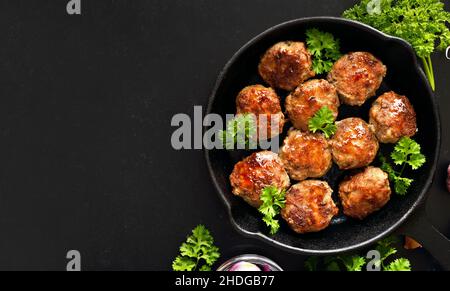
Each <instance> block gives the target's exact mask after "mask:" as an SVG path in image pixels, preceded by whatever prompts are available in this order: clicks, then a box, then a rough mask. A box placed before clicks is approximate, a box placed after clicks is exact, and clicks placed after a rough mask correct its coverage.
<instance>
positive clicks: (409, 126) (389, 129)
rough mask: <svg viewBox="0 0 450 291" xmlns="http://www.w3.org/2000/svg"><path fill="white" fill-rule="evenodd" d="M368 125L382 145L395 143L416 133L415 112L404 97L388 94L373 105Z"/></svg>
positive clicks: (392, 93)
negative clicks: (371, 127)
mask: <svg viewBox="0 0 450 291" xmlns="http://www.w3.org/2000/svg"><path fill="white" fill-rule="evenodd" d="M369 115H370V120H369V122H370V124H371V125H372V126H373V128H374V130H375V134H376V136H377V138H378V140H379V141H380V142H382V143H396V142H397V141H398V140H399V139H400V138H401V137H403V136H408V137H411V136H414V135H415V134H416V132H417V122H416V112H415V111H414V108H413V106H412V105H411V102H409V100H408V98H406V96H401V95H398V94H396V93H395V92H392V91H391V92H388V93H385V94H383V95H381V96H380V97H378V99H377V100H376V101H375V102H374V103H373V105H372V108H371V109H370V114H369Z"/></svg>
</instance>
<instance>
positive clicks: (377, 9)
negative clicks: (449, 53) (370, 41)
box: [343, 0, 450, 90]
mask: <svg viewBox="0 0 450 291" xmlns="http://www.w3.org/2000/svg"><path fill="white" fill-rule="evenodd" d="M444 7H445V6H444V3H442V2H441V1H440V0H362V1H361V3H359V4H357V5H355V6H354V7H352V8H350V9H348V10H347V11H345V12H344V14H343V17H345V18H349V19H353V20H357V21H360V22H363V23H366V24H368V25H370V26H372V27H375V28H376V29H378V30H381V31H383V32H385V33H387V34H390V35H393V36H397V37H400V38H403V39H405V40H406V41H408V42H409V43H410V44H411V45H412V46H413V48H414V49H415V51H416V54H417V56H418V57H419V58H420V59H421V60H422V63H423V67H424V70H425V73H426V75H427V77H428V79H429V81H430V84H431V87H432V88H433V90H434V89H435V87H436V85H435V77H434V72H433V64H432V62H431V54H432V53H433V52H434V51H435V49H438V50H441V51H443V50H445V49H446V47H448V46H449V45H450V30H449V28H448V27H447V25H448V24H449V23H450V13H449V12H447V11H445V9H444Z"/></svg>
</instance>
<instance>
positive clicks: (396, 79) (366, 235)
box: [205, 17, 450, 264]
mask: <svg viewBox="0 0 450 291" xmlns="http://www.w3.org/2000/svg"><path fill="white" fill-rule="evenodd" d="M309 28H318V29H321V30H324V31H327V32H331V33H332V34H333V35H334V36H335V37H337V38H339V39H340V41H341V51H342V52H343V53H348V52H351V51H368V52H370V53H372V54H374V55H375V56H376V57H378V58H379V59H381V60H382V62H383V63H384V64H385V65H386V66H387V68H388V73H387V76H386V78H385V79H384V81H383V84H382V86H381V88H380V89H379V91H378V92H377V96H379V95H380V94H382V93H384V92H386V91H390V90H394V91H396V92H397V93H399V94H402V95H406V96H408V97H409V99H410V100H411V102H412V104H413V105H414V107H415V109H416V111H417V121H418V127H419V132H418V134H417V135H416V136H415V137H414V139H415V140H416V141H418V142H419V143H420V144H421V145H422V148H423V153H424V154H425V155H426V156H427V163H426V164H425V165H424V166H423V167H422V168H420V169H419V170H417V171H411V172H408V173H407V175H408V176H410V177H412V178H414V180H415V182H414V183H413V185H412V187H411V188H410V190H409V192H408V194H407V195H406V196H402V197H400V196H398V195H392V199H391V201H390V202H389V203H388V204H387V205H386V206H385V207H384V208H383V209H382V210H380V211H379V212H376V213H375V214H373V215H371V216H369V217H368V218H367V219H365V220H363V221H356V220H353V219H349V218H347V217H345V216H343V215H340V216H338V217H336V218H335V219H333V221H332V224H331V225H330V227H328V228H327V229H325V230H324V231H321V232H318V233H312V234H304V235H299V234H296V233H294V232H293V231H292V230H291V229H289V227H288V226H287V225H286V223H284V222H282V226H281V229H280V231H279V232H278V233H277V234H276V235H274V236H271V235H269V233H268V230H267V228H266V226H265V225H264V223H263V222H262V220H261V216H260V214H259V213H258V211H257V210H256V209H254V208H252V207H250V206H248V205H247V204H246V203H245V202H244V201H243V200H242V199H240V198H238V197H235V196H234V195H233V194H232V193H231V186H230V182H229V178H228V177H229V175H230V174H231V172H232V169H233V166H234V165H235V164H236V163H237V162H238V161H240V160H241V159H243V158H244V157H245V156H248V155H250V154H251V152H247V151H226V150H207V151H206V153H205V154H206V159H207V163H208V167H209V170H210V173H211V176H212V180H213V182H214V185H215V187H216V188H217V191H218V193H219V195H220V197H221V199H222V200H223V202H224V204H225V206H226V207H227V209H228V211H229V215H230V218H231V222H232V224H233V225H234V226H235V227H236V228H237V229H238V230H239V231H240V232H241V233H243V234H245V235H247V236H252V237H256V238H259V239H262V240H264V241H266V242H269V243H271V244H273V245H276V246H278V247H281V248H283V249H286V250H290V251H293V252H296V253H302V254H309V255H314V254H315V255H320V254H335V253H340V252H347V251H352V250H355V249H358V248H362V247H364V246H367V245H370V244H372V243H374V242H376V241H377V240H379V239H381V238H383V237H385V236H387V235H389V234H390V233H392V232H393V231H394V230H395V229H397V228H398V227H399V226H400V225H402V224H404V223H405V221H407V220H408V218H409V217H410V216H411V214H412V213H413V212H414V211H415V210H416V209H421V208H423V207H419V206H421V205H422V204H423V203H422V202H424V200H425V197H426V194H427V191H428V189H429V188H430V185H431V183H432V181H433V177H434V173H435V168H436V163H437V161H438V154H439V148H440V138H441V127H440V119H439V113H438V108H437V105H436V102H435V99H434V95H433V93H432V90H431V88H430V86H429V83H428V81H427V79H426V77H425V74H424V73H423V71H422V69H421V68H420V66H419V64H418V62H417V59H416V56H415V53H414V51H413V49H412V47H411V46H410V45H409V44H408V43H407V42H405V41H404V40H402V39H399V38H395V37H391V36H388V35H386V34H384V33H382V32H380V31H377V30H375V29H373V28H371V27H369V26H366V25H364V24H361V23H358V22H354V21H349V20H345V19H341V18H333V17H314V18H304V19H298V20H294V21H290V22H286V23H283V24H280V25H277V26H275V27H273V28H270V29H269V30H267V31H265V32H263V33H262V34H260V35H258V36H257V37H255V38H254V39H252V40H251V41H250V42H248V43H247V44H246V45H244V46H243V47H242V48H241V49H240V50H239V51H238V52H237V53H236V54H235V55H234V56H233V57H232V58H231V60H230V61H229V62H228V63H227V64H226V66H225V68H224V69H223V71H222V72H221V74H220V76H219V78H218V80H217V84H216V86H215V88H214V90H213V93H212V95H211V98H210V101H209V105H208V113H217V114H219V115H221V116H223V117H224V116H225V114H227V113H228V114H230V113H235V110H236V109H235V106H236V105H235V97H236V95H237V94H238V92H239V91H240V90H241V89H242V88H244V87H245V86H247V85H251V84H257V83H261V84H264V82H263V80H261V78H260V77H259V76H258V71H257V67H258V63H259V61H260V58H261V56H262V54H263V53H264V52H265V51H266V50H267V49H268V48H270V47H271V46H272V45H273V44H275V43H277V42H279V41H285V40H298V41H305V31H306V30H307V29H309ZM278 93H279V94H280V96H282V104H284V98H285V97H286V95H287V92H283V91H278ZM374 99H375V98H372V99H370V100H368V101H367V102H366V103H365V105H364V106H362V107H350V106H345V105H343V106H341V108H340V113H339V117H338V119H343V118H346V117H350V116H357V117H361V118H363V119H364V120H368V111H369V108H370V106H371V104H372V102H373V101H374ZM287 126H289V125H287ZM285 131H286V130H285ZM283 137H284V136H283ZM283 137H282V138H283ZM392 148H393V146H392V145H390V146H389V145H382V146H381V151H382V152H384V153H387V152H390V151H392ZM343 176H344V173H343V172H342V171H340V170H339V169H337V167H336V166H334V167H333V168H332V170H331V171H330V172H329V173H328V174H327V175H326V176H325V177H324V180H326V181H327V182H328V183H329V184H330V185H331V187H332V188H333V189H335V190H336V189H337V185H338V184H339V182H340V181H341V180H342V178H343ZM335 192H336V191H335ZM334 195H335V194H334ZM335 198H336V197H335ZM335 201H338V199H335ZM417 213H422V211H418V212H417ZM418 217H419V218H418V219H414V220H412V221H413V222H412V223H410V225H409V226H408V228H407V229H405V231H404V233H417V232H415V231H414V229H416V230H417V228H421V229H419V231H420V233H418V234H417V235H419V236H423V237H424V238H422V237H421V238H420V239H422V241H426V240H427V239H429V240H430V243H429V244H430V246H427V247H428V248H429V250H430V252H431V253H432V254H433V255H435V256H436V257H437V256H439V257H441V263H443V264H445V263H447V264H448V263H450V257H449V256H448V255H449V253H448V251H449V250H450V244H449V243H448V241H447V240H444V239H443V237H442V236H441V235H440V234H437V233H436V232H435V230H434V228H432V227H431V226H430V225H428V224H427V223H426V221H425V220H423V219H422V218H423V215H419V216H418ZM425 228H426V229H425ZM411 229H412V230H411ZM424 229H425V230H424ZM418 239H419V238H418ZM433 246H434V250H432V249H433ZM443 246H446V247H447V249H446V250H442V249H441V250H439V249H437V248H442V247H443ZM442 256H444V257H442ZM442 259H444V260H447V262H442Z"/></svg>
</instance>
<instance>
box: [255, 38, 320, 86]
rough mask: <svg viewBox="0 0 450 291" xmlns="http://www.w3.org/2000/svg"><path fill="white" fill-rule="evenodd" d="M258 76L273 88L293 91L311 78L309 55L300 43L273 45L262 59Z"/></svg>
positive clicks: (312, 74)
mask: <svg viewBox="0 0 450 291" xmlns="http://www.w3.org/2000/svg"><path fill="white" fill-rule="evenodd" d="M258 70H259V74H260V75H261V77H262V78H263V80H264V81H265V82H266V83H267V84H269V85H270V86H271V87H273V88H279V89H284V90H287V91H292V90H294V89H295V88H296V87H297V86H298V85H300V84H301V83H303V82H304V81H306V80H307V79H309V78H311V77H313V76H314V75H315V74H314V71H313V70H312V58H311V54H310V53H309V52H308V50H307V49H306V47H305V44H304V43H302V42H293V41H284V42H279V43H277V44H275V45H274V46H273V47H271V48H270V49H269V50H268V51H267V52H266V53H265V54H264V56H263V57H262V59H261V62H260V63H259V67H258Z"/></svg>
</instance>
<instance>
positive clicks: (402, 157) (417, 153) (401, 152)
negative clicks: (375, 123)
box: [379, 137, 426, 195]
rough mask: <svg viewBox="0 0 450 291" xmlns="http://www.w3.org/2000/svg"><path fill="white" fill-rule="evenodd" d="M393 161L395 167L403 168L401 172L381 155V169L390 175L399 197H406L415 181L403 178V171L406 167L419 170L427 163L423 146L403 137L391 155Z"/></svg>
mask: <svg viewBox="0 0 450 291" xmlns="http://www.w3.org/2000/svg"><path fill="white" fill-rule="evenodd" d="M391 159H392V160H393V162H394V164H395V165H398V166H402V169H401V170H400V171H396V170H395V169H394V167H393V166H392V165H391V164H390V163H389V162H388V161H387V159H386V158H385V157H384V156H383V155H381V154H380V155H379V160H380V163H381V169H382V170H383V171H385V172H386V173H388V175H389V180H390V181H391V182H392V183H393V184H394V190H395V192H396V193H397V194H399V195H405V194H406V193H407V192H408V189H409V187H411V185H412V183H413V182H414V180H413V179H410V178H406V177H403V176H402V175H403V171H404V170H405V167H406V165H409V166H410V167H411V169H413V170H417V169H419V168H420V167H422V166H423V165H424V164H425V162H426V157H425V156H424V155H423V154H422V153H421V146H420V145H419V144H418V143H417V142H416V141H414V140H412V139H411V138H409V137H402V138H401V139H400V140H399V141H398V142H397V144H396V145H395V147H394V151H393V152H392V153H391Z"/></svg>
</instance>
